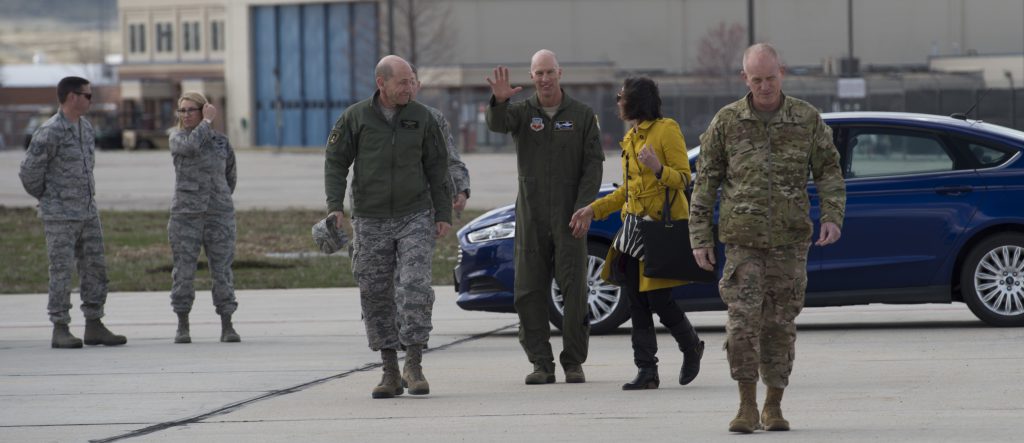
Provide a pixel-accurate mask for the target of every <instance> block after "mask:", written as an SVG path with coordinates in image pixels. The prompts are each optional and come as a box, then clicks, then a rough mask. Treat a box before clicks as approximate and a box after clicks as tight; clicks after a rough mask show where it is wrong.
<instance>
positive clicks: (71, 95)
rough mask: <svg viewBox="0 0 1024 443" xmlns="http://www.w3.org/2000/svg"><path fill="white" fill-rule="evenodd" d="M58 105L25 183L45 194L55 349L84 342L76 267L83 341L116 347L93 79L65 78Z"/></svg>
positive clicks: (31, 155)
mask: <svg viewBox="0 0 1024 443" xmlns="http://www.w3.org/2000/svg"><path fill="white" fill-rule="evenodd" d="M57 99H58V100H59V101H60V110H59V111H58V112H57V114H56V115H54V116H53V117H50V119H49V120H47V121H46V123H43V124H42V125H41V126H40V127H39V129H37V130H36V132H35V134H33V135H32V142H31V144H30V145H29V147H28V152H27V153H26V156H25V160H24V161H22V162H21V172H20V173H19V176H20V177H21V183H22V185H23V186H24V187H25V190H26V191H28V193H29V194H30V195H32V196H33V197H35V198H37V199H39V206H38V210H39V217H40V218H42V219H43V228H44V231H45V232H46V254H47V257H48V258H49V262H50V268H49V271H50V290H49V292H50V300H49V303H48V305H47V311H49V314H50V321H51V322H52V323H53V338H52V340H51V342H50V346H51V347H53V348H81V347H82V340H80V339H78V338H77V337H75V336H74V335H72V334H71V331H70V329H69V328H68V324H69V323H70V322H71V315H70V314H69V311H70V310H71V271H72V268H73V267H77V268H78V277H79V280H80V287H81V298H82V306H81V308H82V313H83V314H84V315H85V336H84V338H85V344H87V345H107V346H116V345H123V344H125V343H127V341H128V340H127V339H126V338H125V337H124V336H123V335H115V334H114V333H112V332H110V330H108V329H107V328H106V326H104V325H103V322H102V321H101V320H100V319H101V318H102V317H103V314H104V312H103V307H104V305H105V304H106V300H107V265H106V261H105V259H104V257H103V229H102V228H101V227H100V217H99V211H97V209H96V200H95V199H94V196H95V195H96V180H95V178H94V177H93V172H92V171H93V167H94V166H95V164H96V160H95V150H96V143H95V134H94V132H93V128H92V125H91V124H89V121H88V120H86V119H85V118H84V117H82V116H83V115H84V114H85V113H86V112H87V111H88V110H89V105H90V103H91V102H92V89H91V87H90V86H89V81H88V80H86V79H84V78H81V77H65V78H63V79H61V81H60V83H58V84H57Z"/></svg>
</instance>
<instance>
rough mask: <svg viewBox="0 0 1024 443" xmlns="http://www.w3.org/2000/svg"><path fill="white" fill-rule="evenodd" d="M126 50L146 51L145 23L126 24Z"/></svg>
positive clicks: (136, 52)
mask: <svg viewBox="0 0 1024 443" xmlns="http://www.w3.org/2000/svg"><path fill="white" fill-rule="evenodd" d="M128 52H129V53H132V54H140V53H144V52H146V25H144V24H142V23H137V24H132V25H128Z"/></svg>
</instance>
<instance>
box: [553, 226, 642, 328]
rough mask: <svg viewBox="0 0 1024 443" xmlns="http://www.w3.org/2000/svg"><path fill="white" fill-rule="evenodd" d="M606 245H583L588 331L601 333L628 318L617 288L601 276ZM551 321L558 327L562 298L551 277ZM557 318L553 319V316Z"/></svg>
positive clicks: (560, 320) (561, 311)
mask: <svg viewBox="0 0 1024 443" xmlns="http://www.w3.org/2000/svg"><path fill="white" fill-rule="evenodd" d="M607 252H608V247H607V246H603V245H599V244H596V243H593V242H591V243H590V244H588V245H587V308H588V310H589V315H590V328H591V330H590V332H591V333H593V334H602V333H606V332H609V331H612V330H614V329H615V328H617V327H619V325H621V324H622V322H624V321H626V319H627V318H629V317H628V316H629V306H628V304H627V303H626V301H625V300H622V299H621V298H620V297H619V295H620V290H619V287H618V286H616V285H613V284H611V283H608V282H606V281H604V280H602V279H601V269H602V268H603V267H604V257H605V254H607ZM550 301H551V303H550V304H551V305H552V312H551V314H552V317H553V318H552V323H554V325H555V327H558V328H561V327H562V315H563V313H564V312H565V299H564V298H563V295H562V290H561V288H559V286H558V282H557V281H555V279H551V299H550ZM556 316H557V318H554V317H556Z"/></svg>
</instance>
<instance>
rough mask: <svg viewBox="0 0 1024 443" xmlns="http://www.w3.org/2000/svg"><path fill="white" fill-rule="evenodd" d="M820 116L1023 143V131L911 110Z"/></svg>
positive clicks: (827, 119)
mask: <svg viewBox="0 0 1024 443" xmlns="http://www.w3.org/2000/svg"><path fill="white" fill-rule="evenodd" d="M821 118H822V119H824V120H825V121H826V122H828V123H830V124H831V123H840V122H842V123H893V124H900V125H909V126H917V127H924V128H933V129H947V130H949V129H952V130H959V131H960V132H967V133H976V134H988V135H995V136H997V137H999V138H1002V139H1006V141H1013V142H1018V143H1024V132H1021V131H1018V130H1016V129H1011V128H1007V127H1005V126H999V125H996V124H992V123H985V122H984V121H981V120H970V119H960V118H954V117H949V116H943V115H932V114H916V113H912V112H826V113H823V114H821Z"/></svg>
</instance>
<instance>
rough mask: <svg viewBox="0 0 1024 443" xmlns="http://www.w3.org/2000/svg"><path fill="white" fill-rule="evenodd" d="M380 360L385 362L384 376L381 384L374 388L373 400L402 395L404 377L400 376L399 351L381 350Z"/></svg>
mask: <svg viewBox="0 0 1024 443" xmlns="http://www.w3.org/2000/svg"><path fill="white" fill-rule="evenodd" d="M380 358H381V360H383V361H384V376H383V377H381V379H380V383H379V384H377V387H375V388H373V393H372V394H371V395H372V396H373V398H394V397H395V396H396V395H402V393H403V392H405V391H404V390H402V377H401V376H399V375H398V351H396V350H394V349H381V350H380Z"/></svg>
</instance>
